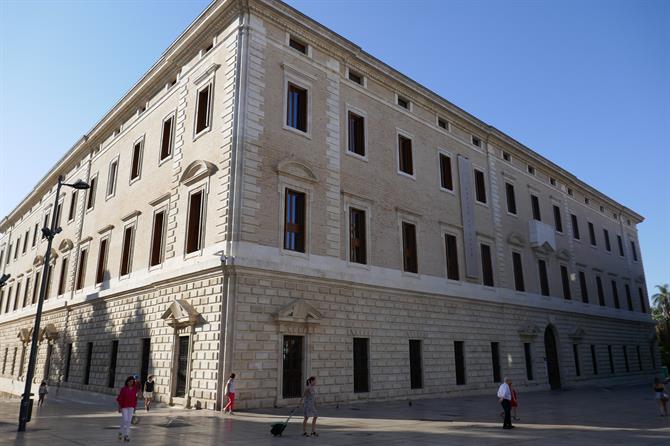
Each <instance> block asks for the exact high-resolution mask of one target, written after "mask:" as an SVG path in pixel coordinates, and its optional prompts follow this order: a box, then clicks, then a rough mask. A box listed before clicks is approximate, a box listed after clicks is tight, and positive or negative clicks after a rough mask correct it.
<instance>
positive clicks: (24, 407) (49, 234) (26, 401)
mask: <svg viewBox="0 0 670 446" xmlns="http://www.w3.org/2000/svg"><path fill="white" fill-rule="evenodd" d="M62 186H67V187H71V188H73V189H78V190H85V189H88V188H89V187H90V186H89V185H88V183H86V182H84V181H82V180H78V181H77V182H76V183H73V184H68V183H63V175H60V176H59V177H58V186H57V187H56V199H55V203H54V212H53V215H52V216H51V227H49V228H47V227H44V228H42V235H44V237H46V239H47V252H46V254H45V255H44V269H43V271H42V283H41V284H40V297H39V300H38V301H37V312H36V313H35V325H34V326H33V335H32V339H31V342H30V358H29V359H28V370H27V371H26V387H25V390H24V391H23V395H22V397H21V408H20V410H19V432H23V431H25V430H26V423H27V422H28V420H30V415H31V410H32V404H31V403H32V400H31V398H30V397H31V396H32V393H31V392H30V390H31V387H32V383H33V376H34V375H35V360H36V358H37V338H38V337H39V333H40V319H41V318H42V305H43V304H44V293H45V292H46V288H47V279H48V278H47V275H48V272H49V260H50V258H51V244H52V242H53V239H54V237H55V236H56V234H58V233H59V232H61V228H60V227H56V223H57V222H56V218H57V217H58V215H57V214H58V212H57V211H58V196H59V195H60V188H61V187H62Z"/></svg>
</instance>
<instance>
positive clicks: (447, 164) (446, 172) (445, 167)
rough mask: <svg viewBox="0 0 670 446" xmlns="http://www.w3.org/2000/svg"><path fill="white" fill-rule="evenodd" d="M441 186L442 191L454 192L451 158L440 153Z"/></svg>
mask: <svg viewBox="0 0 670 446" xmlns="http://www.w3.org/2000/svg"><path fill="white" fill-rule="evenodd" d="M440 186H442V189H447V190H454V180H453V177H452V175H451V157H450V156H448V155H445V154H444V153H440Z"/></svg>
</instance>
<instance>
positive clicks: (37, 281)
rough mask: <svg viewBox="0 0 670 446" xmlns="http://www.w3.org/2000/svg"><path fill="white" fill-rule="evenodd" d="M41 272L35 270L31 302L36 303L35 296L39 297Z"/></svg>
mask: <svg viewBox="0 0 670 446" xmlns="http://www.w3.org/2000/svg"><path fill="white" fill-rule="evenodd" d="M41 279H42V273H41V272H40V271H37V272H36V273H35V286H34V287H33V299H32V303H33V304H36V303H37V298H38V297H39V289H40V287H41V286H42V280H41Z"/></svg>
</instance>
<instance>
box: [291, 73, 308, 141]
mask: <svg viewBox="0 0 670 446" xmlns="http://www.w3.org/2000/svg"><path fill="white" fill-rule="evenodd" d="M287 94H288V96H287V101H286V104H287V105H286V106H287V109H286V125H287V126H289V127H292V128H294V129H297V130H300V131H301V132H307V90H306V89H304V88H301V87H298V86H297V85H295V84H292V83H290V82H289V84H288V90H287Z"/></svg>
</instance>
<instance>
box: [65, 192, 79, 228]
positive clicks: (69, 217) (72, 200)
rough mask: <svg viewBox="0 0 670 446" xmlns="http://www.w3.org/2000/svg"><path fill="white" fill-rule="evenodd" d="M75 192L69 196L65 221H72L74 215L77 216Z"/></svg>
mask: <svg viewBox="0 0 670 446" xmlns="http://www.w3.org/2000/svg"><path fill="white" fill-rule="evenodd" d="M77 192H78V191H77V190H75V191H73V192H72V194H70V212H69V213H68V215H67V221H72V220H74V217H75V215H76V214H77Z"/></svg>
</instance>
